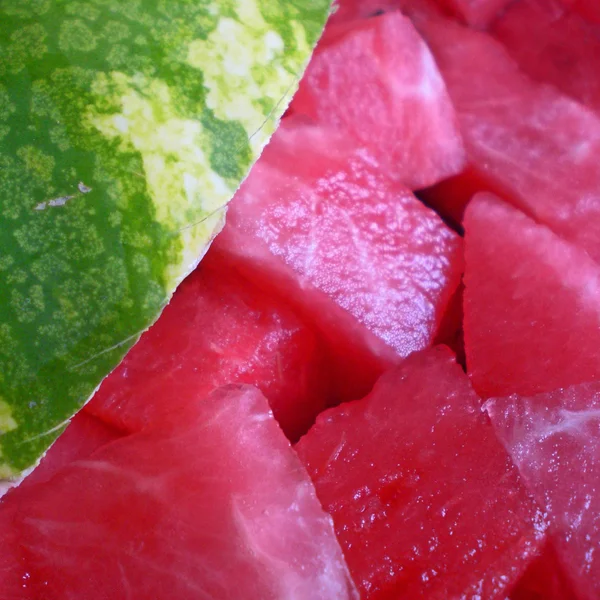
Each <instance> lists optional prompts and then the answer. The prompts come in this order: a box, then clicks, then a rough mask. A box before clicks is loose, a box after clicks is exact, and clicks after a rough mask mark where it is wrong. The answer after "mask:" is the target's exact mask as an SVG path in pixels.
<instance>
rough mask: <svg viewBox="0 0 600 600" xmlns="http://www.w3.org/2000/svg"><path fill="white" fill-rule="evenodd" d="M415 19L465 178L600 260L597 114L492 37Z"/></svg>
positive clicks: (436, 20) (429, 18)
mask: <svg viewBox="0 0 600 600" xmlns="http://www.w3.org/2000/svg"><path fill="white" fill-rule="evenodd" d="M414 19H415V23H416V24H417V27H418V29H419V31H420V32H421V33H422V34H423V36H424V38H425V39H426V41H427V42H428V43H429V45H430V48H431V50H432V52H433V54H434V56H435V58H436V61H437V64H438V66H439V68H440V71H441V72H442V74H443V76H444V78H445V80H446V85H447V88H448V91H449V93H450V96H451V98H452V100H453V101H454V104H455V107H456V111H457V115H458V118H459V122H460V125H461V131H462V134H463V138H464V140H465V145H466V148H467V154H468V158H469V161H470V167H471V168H470V170H469V171H468V173H467V174H466V175H465V177H472V175H473V174H475V176H476V177H477V178H478V180H479V183H480V184H483V187H480V188H479V189H480V190H481V189H483V190H488V191H494V192H497V193H500V194H501V195H502V196H503V197H504V198H505V199H507V200H509V201H510V202H511V203H513V204H515V205H516V206H518V207H519V208H520V209H522V210H524V211H525V212H527V213H528V214H530V215H532V216H534V217H535V218H536V219H537V220H538V221H540V222H542V223H545V224H546V225H548V226H549V227H551V228H552V229H553V230H554V231H556V232H557V233H559V234H560V235H561V236H563V237H565V238H566V239H569V240H571V241H573V242H575V243H577V244H578V245H580V246H581V247H582V248H584V249H586V250H587V251H588V252H589V254H590V255H591V256H592V257H593V258H595V259H596V260H598V261H600V167H599V163H598V160H597V157H598V155H599V153H600V117H599V116H597V115H596V114H595V113H593V112H592V111H590V110H589V109H586V108H585V107H583V106H582V105H581V104H579V103H577V102H575V101H573V100H571V99H570V98H568V97H566V96H564V95H562V94H560V93H559V92H558V91H557V90H556V89H555V88H553V87H550V86H546V85H543V84H540V83H537V82H534V81H533V80H531V79H530V78H528V77H527V76H525V75H524V74H523V73H522V72H521V71H520V70H519V68H518V65H517V63H516V62H515V61H514V60H513V59H512V58H511V57H510V56H509V55H508V53H507V51H506V49H505V48H504V47H503V46H502V44H501V43H500V42H498V41H497V40H495V39H494V38H492V37H491V36H490V35H488V34H486V33H482V32H477V31H473V30H470V29H468V28H466V27H463V26H461V25H460V24H458V23H456V22H453V21H451V20H449V19H445V18H443V17H440V16H432V15H431V14H429V15H425V14H424V13H423V14H421V13H419V12H416V14H415V15H414ZM458 178H459V179H460V178H461V177H460V176H459V177H458ZM461 187H462V189H466V190H468V189H470V188H471V189H472V185H469V182H467V183H466V184H464V185H463V186H455V190H459V189H460V188H461ZM468 200H469V198H468V197H467V198H462V203H463V204H464V203H466V202H467V201H468ZM429 201H430V202H433V201H434V200H432V199H429ZM458 202H459V200H458V198H455V199H454V203H455V204H456V203H458Z"/></svg>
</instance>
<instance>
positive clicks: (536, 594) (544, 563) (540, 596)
mask: <svg viewBox="0 0 600 600" xmlns="http://www.w3.org/2000/svg"><path fill="white" fill-rule="evenodd" d="M510 600H577V596H576V595H575V592H574V591H573V588H572V586H571V583H570V582H569V580H568V579H567V577H566V576H565V574H564V571H563V568H562V566H561V564H560V562H559V559H558V557H557V556H556V550H555V549H554V546H553V544H552V541H551V540H548V541H547V542H546V545H545V546H544V548H542V551H541V553H540V555H539V556H538V557H536V559H535V560H534V561H533V562H532V563H531V564H530V565H529V567H528V568H527V571H525V574H524V575H523V577H521V579H520V580H519V583H518V584H517V587H516V588H515V589H514V590H513V591H512V592H511V594H510Z"/></svg>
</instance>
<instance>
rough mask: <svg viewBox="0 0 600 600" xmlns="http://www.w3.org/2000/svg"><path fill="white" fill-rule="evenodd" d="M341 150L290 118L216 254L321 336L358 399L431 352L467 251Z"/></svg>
mask: <svg viewBox="0 0 600 600" xmlns="http://www.w3.org/2000/svg"><path fill="white" fill-rule="evenodd" d="M336 143H337V142H336V138H335V137H332V136H330V135H329V133H328V132H326V131H324V130H323V129H321V128H313V127H305V126H303V124H301V123H298V120H297V119H295V118H292V117H290V118H288V119H286V120H285V121H284V122H283V124H282V126H281V127H280V129H279V130H278V132H277V134H276V136H275V138H274V140H273V143H272V144H270V145H269V147H268V148H267V149H266V151H265V152H264V153H263V156H262V157H261V159H260V161H259V162H258V163H257V165H256V166H255V168H254V169H253V170H252V173H251V175H250V176H249V177H248V179H246V181H245V182H244V184H243V185H242V187H241V188H240V190H239V191H238V193H237V194H236V196H235V198H234V200H233V201H232V202H231V204H230V208H229V213H228V224H227V227H226V228H225V229H224V231H223V233H222V234H221V235H220V236H219V237H218V238H217V240H216V241H215V249H217V250H218V252H219V253H221V254H223V255H224V256H226V258H227V260H228V261H231V262H232V263H233V264H236V265H238V267H239V268H240V269H242V270H243V271H244V272H245V273H246V274H249V275H250V276H251V277H253V279H254V280H255V281H257V282H259V283H260V285H261V286H263V287H264V288H265V289H268V290H276V291H277V292H278V293H280V294H282V295H283V296H284V297H285V298H286V299H287V300H288V301H289V302H291V303H293V304H294V306H295V307H296V309H297V310H298V311H299V312H300V313H302V314H303V315H304V316H305V318H306V319H307V321H308V322H310V323H314V324H315V325H316V327H318V328H319V330H320V331H321V332H322V334H323V336H324V338H325V339H326V341H327V342H328V345H329V347H330V348H331V349H332V354H333V356H334V357H335V359H336V361H337V365H338V367H339V368H340V370H341V374H339V376H338V378H337V380H338V382H340V385H341V386H342V387H344V388H345V389H344V390H342V391H341V392H340V393H341V394H342V395H344V397H348V395H349V396H350V397H354V398H356V397H360V396H361V395H364V393H366V392H367V391H368V390H369V389H370V387H371V385H372V384H373V381H374V379H375V377H376V376H377V375H378V374H380V373H381V372H382V370H383V369H384V368H385V367H386V366H388V365H390V364H392V363H393V362H396V361H397V360H399V358H400V357H403V356H407V355H408V354H410V353H411V352H413V351H415V350H419V349H422V348H424V347H427V346H428V345H430V344H431V342H432V340H433V338H434V336H435V334H436V331H437V328H438V326H439V323H440V320H441V318H442V315H443V313H444V310H445V307H446V305H447V303H448V301H449V300H450V298H451V297H452V294H453V292H454V291H455V289H456V287H457V286H458V284H459V280H460V276H461V272H462V252H461V250H462V241H461V240H460V238H459V237H458V235H456V234H455V233H454V232H453V231H452V230H450V229H449V228H448V227H447V226H446V225H445V224H444V223H443V222H442V220H441V219H440V218H439V217H438V216H437V215H436V214H435V213H434V212H433V211H431V210H430V209H428V208H426V207H425V206H423V204H421V203H420V202H419V201H418V200H417V199H416V198H415V197H414V196H413V195H412V193H411V192H410V191H408V190H407V189H406V188H405V187H403V186H402V185H401V184H399V183H397V182H396V181H394V180H392V179H391V178H389V177H388V176H386V175H385V174H384V173H382V172H381V171H380V170H379V169H378V168H377V167H376V166H374V165H372V164H371V163H370V162H369V161H367V160H365V159H363V157H362V156H361V155H360V154H348V153H345V152H343V151H341V150H340V149H339V146H337V145H336ZM307 146H309V147H311V148H312V149H313V152H312V154H311V155H310V157H306V155H303V149H304V148H305V147H307Z"/></svg>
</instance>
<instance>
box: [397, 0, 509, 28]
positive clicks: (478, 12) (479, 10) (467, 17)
mask: <svg viewBox="0 0 600 600" xmlns="http://www.w3.org/2000/svg"><path fill="white" fill-rule="evenodd" d="M407 1H408V2H409V1H410V0H407ZM437 1H438V3H439V4H440V5H441V6H442V7H444V8H446V9H449V10H451V11H453V12H454V13H455V14H456V15H457V16H459V17H461V18H462V19H463V20H464V22H465V23H467V25H470V26H471V27H475V28H477V29H485V28H486V27H487V26H488V25H489V24H490V23H491V22H492V21H493V20H494V19H495V18H496V17H497V16H498V15H499V14H501V12H502V10H503V9H505V8H506V7H507V6H508V5H509V4H510V3H511V2H512V1H513V0H437Z"/></svg>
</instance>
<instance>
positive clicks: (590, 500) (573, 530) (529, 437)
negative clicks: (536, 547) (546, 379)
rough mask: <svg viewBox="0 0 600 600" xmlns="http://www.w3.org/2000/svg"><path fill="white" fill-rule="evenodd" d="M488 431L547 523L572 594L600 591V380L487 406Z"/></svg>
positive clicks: (587, 596) (585, 596) (587, 598)
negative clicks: (506, 453)
mask: <svg viewBox="0 0 600 600" xmlns="http://www.w3.org/2000/svg"><path fill="white" fill-rule="evenodd" d="M486 409H487V411H488V413H489V414H490V418H491V420H492V423H493V424H494V428H495V429H496V431H497V433H498V436H499V438H500V439H501V440H502V442H503V443H504V445H505V446H506V448H507V450H508V451H509V452H510V454H511V456H512V457H513V460H514V462H515V464H516V465H517V467H518V468H519V471H520V473H521V475H522V476H523V479H524V481H525V482H526V484H527V486H528V488H529V489H530V490H531V491H532V493H533V494H534V496H535V498H536V499H537V501H538V503H539V505H540V506H541V507H542V508H543V509H544V510H545V511H546V513H547V515H548V517H549V520H550V529H549V532H550V534H551V536H550V539H551V541H552V544H553V546H554V548H555V549H556V552H557V555H558V558H559V561H560V563H561V565H562V567H563V569H564V571H565V573H566V574H567V575H568V577H569V579H570V580H571V583H572V586H573V589H574V590H575V591H576V593H577V597H578V598H580V599H581V600H593V599H595V598H598V597H599V595H600V556H599V555H598V547H599V546H600V521H599V518H598V515H599V514H600V496H599V495H598V490H599V489H600V441H599V440H600V383H584V384H579V385H575V386H572V387H568V388H564V389H559V390H555V391H553V392H549V393H545V394H540V395H536V396H532V397H526V396H510V397H507V398H500V399H492V400H490V401H488V402H487V403H486Z"/></svg>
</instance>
